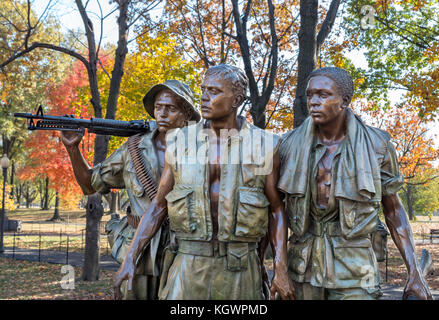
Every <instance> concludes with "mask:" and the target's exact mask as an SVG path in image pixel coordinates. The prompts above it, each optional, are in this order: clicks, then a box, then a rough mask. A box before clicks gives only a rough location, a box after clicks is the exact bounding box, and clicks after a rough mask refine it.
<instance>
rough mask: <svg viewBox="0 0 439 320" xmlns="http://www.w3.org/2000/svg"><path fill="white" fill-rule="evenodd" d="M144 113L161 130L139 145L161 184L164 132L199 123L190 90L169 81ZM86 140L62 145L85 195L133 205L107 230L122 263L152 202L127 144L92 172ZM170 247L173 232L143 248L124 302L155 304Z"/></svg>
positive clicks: (66, 138)
mask: <svg viewBox="0 0 439 320" xmlns="http://www.w3.org/2000/svg"><path fill="white" fill-rule="evenodd" d="M146 97H148V99H146V100H145V101H146V102H145V109H146V110H147V111H148V113H151V112H152V111H153V112H154V113H153V114H150V115H151V116H152V117H153V118H155V119H156V121H157V129H155V130H154V131H152V132H150V133H147V134H145V135H143V136H142V138H141V141H140V143H139V145H138V148H139V149H140V152H141V156H142V158H143V161H144V164H145V166H146V169H147V171H148V172H149V174H150V176H151V178H152V180H154V181H155V182H156V183H157V184H158V182H159V181H160V176H161V172H162V170H163V167H164V157H165V150H166V140H165V136H166V132H168V130H170V129H174V128H180V127H183V126H184V125H185V124H186V122H187V121H188V120H196V119H199V114H198V113H197V112H196V111H195V109H194V108H193V106H192V103H193V95H192V92H191V90H190V89H189V87H187V86H186V85H184V84H182V83H181V82H179V81H177V80H168V81H165V83H163V84H160V85H157V86H154V87H153V88H152V89H151V90H149V91H148V93H147V94H146V96H145V98H146ZM81 139H82V136H81V135H80V134H77V133H71V132H65V131H64V132H63V134H62V141H63V143H64V145H65V146H66V148H67V151H68V153H69V156H70V159H71V161H72V165H73V169H74V173H75V177H76V179H77V181H78V183H79V185H80V186H81V188H82V190H83V191H84V193H85V194H92V193H94V192H100V193H102V194H105V193H108V192H110V189H122V188H123V189H126V191H127V193H128V197H129V201H130V210H129V212H130V214H129V215H127V216H124V217H123V218H122V219H120V220H119V219H111V220H110V221H109V222H108V224H107V226H106V230H107V232H108V237H109V241H110V243H111V247H112V255H113V257H114V258H115V259H116V260H117V261H118V262H119V263H122V262H123V260H124V258H125V256H126V254H127V249H128V247H129V245H130V244H131V241H132V238H133V236H134V233H135V231H136V227H135V224H134V223H133V221H136V220H139V219H140V217H141V216H142V215H143V213H144V212H145V211H146V209H147V208H148V206H149V204H150V203H151V200H152V199H149V197H148V195H147V194H146V192H145V190H144V188H143V187H142V185H141V183H140V182H139V178H138V176H137V175H138V173H137V172H136V170H135V168H134V165H133V160H132V158H131V155H130V153H129V151H128V145H127V143H124V144H123V145H122V146H121V147H119V148H118V149H117V150H116V151H114V152H113V153H112V154H111V155H110V156H109V157H108V158H107V159H105V160H104V161H103V162H102V163H100V164H99V165H97V166H95V167H94V168H93V169H90V168H89V166H88V164H87V162H86V161H85V160H84V158H83V157H82V154H81V153H80V151H79V148H78V145H79V143H80V141H81ZM168 244H169V226H163V227H161V228H160V229H159V231H158V232H157V233H156V234H155V236H154V238H153V239H152V241H151V242H150V244H149V245H148V246H147V247H145V248H144V251H143V252H142V258H141V260H140V261H139V263H138V266H137V268H136V275H135V279H134V285H133V287H132V288H131V289H132V290H129V291H128V290H127V287H126V283H124V284H123V297H124V299H142V300H149V299H156V298H157V295H158V289H159V280H160V275H161V273H162V270H163V268H164V267H163V265H162V261H163V256H164V250H165V248H166V247H167V246H168Z"/></svg>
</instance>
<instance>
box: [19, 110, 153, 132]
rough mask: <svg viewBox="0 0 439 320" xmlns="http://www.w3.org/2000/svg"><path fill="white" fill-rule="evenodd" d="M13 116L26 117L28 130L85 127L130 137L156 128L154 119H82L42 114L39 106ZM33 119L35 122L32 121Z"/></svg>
mask: <svg viewBox="0 0 439 320" xmlns="http://www.w3.org/2000/svg"><path fill="white" fill-rule="evenodd" d="M14 117H17V118H26V119H28V120H29V123H28V130H58V131H76V132H84V130H85V129H88V131H89V132H91V133H95V134H102V135H111V136H119V137H130V136H133V135H135V134H138V133H140V134H143V133H147V132H150V131H151V130H153V129H155V128H156V122H155V121H145V120H131V121H120V120H109V119H101V118H91V119H82V118H74V117H73V116H48V115H43V108H42V107H41V106H39V107H38V110H37V113H36V114H32V113H21V112H16V113H14ZM34 119H35V120H36V122H34Z"/></svg>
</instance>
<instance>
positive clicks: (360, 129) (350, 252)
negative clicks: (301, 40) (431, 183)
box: [278, 68, 432, 300]
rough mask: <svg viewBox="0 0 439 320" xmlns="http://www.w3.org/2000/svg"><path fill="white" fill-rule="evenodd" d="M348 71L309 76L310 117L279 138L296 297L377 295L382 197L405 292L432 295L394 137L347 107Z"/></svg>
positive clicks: (351, 89) (333, 70)
mask: <svg viewBox="0 0 439 320" xmlns="http://www.w3.org/2000/svg"><path fill="white" fill-rule="evenodd" d="M353 93H354V86H353V81H352V78H351V76H350V75H349V73H348V72H347V71H345V70H343V69H340V68H321V69H317V70H315V71H313V72H312V73H311V75H310V77H309V82H308V86H307V89H306V94H307V97H308V108H309V112H310V117H308V118H307V119H306V120H305V121H304V123H303V124H302V125H301V126H300V127H298V128H296V129H295V130H293V131H290V132H288V133H286V134H285V136H284V137H283V139H282V143H281V147H280V153H281V170H280V178H279V183H278V187H279V188H280V190H282V191H283V192H284V193H285V194H286V211H287V214H288V217H289V223H290V228H291V230H292V233H293V235H292V237H291V238H290V243H289V249H288V257H289V273H290V276H291V278H292V280H293V282H294V284H295V287H296V294H297V298H298V299H307V300H308V299H332V300H343V299H376V298H377V297H378V295H379V270H378V266H377V262H376V257H375V254H374V251H373V249H372V243H371V240H370V234H371V233H372V232H373V231H375V230H376V228H377V221H378V219H377V215H378V212H379V208H380V203H381V205H382V207H383V211H384V216H385V220H386V224H387V226H388V228H389V231H390V234H391V236H392V238H393V240H394V242H395V244H396V246H397V247H398V249H399V251H400V253H401V255H402V257H403V259H404V261H405V264H406V266H407V270H408V274H409V277H408V281H407V284H406V286H405V289H404V294H403V298H404V299H407V298H409V297H410V296H411V297H415V298H418V299H432V296H431V293H430V290H429V288H428V286H427V284H426V282H425V279H424V277H423V276H422V273H421V271H420V268H419V265H418V263H417V260H416V254H415V246H414V242H413V236H412V232H411V228H410V224H409V222H408V220H407V215H406V212H405V210H404V208H403V206H402V204H401V201H400V199H399V197H398V194H397V191H398V190H399V189H400V188H401V186H402V184H403V176H402V175H401V173H400V171H399V167H398V159H397V155H396V151H395V148H394V147H393V145H392V143H391V142H390V135H389V134H388V133H387V132H385V131H382V130H380V129H377V128H374V127H370V126H367V125H365V124H364V123H363V121H362V120H361V119H360V118H359V117H358V116H357V115H355V114H354V113H353V111H352V110H351V109H350V108H349V104H350V102H351V99H352V96H353Z"/></svg>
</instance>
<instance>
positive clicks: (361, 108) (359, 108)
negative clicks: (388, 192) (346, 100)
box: [354, 101, 439, 182]
mask: <svg viewBox="0 0 439 320" xmlns="http://www.w3.org/2000/svg"><path fill="white" fill-rule="evenodd" d="M354 110H355V111H356V112H357V113H358V114H360V115H361V116H362V117H363V119H364V120H365V122H366V124H368V125H372V126H375V127H378V128H380V129H383V130H386V131H387V132H389V133H390V135H391V136H392V142H393V144H394V146H395V148H396V151H397V154H398V162H399V166H400V170H401V172H402V174H403V175H404V178H405V181H406V182H408V181H409V180H410V179H413V178H416V177H418V176H419V175H421V174H423V173H424V172H425V171H426V170H428V169H430V168H432V167H433V163H432V162H433V161H435V160H437V159H439V149H438V148H437V147H436V146H435V145H434V140H433V137H431V136H429V135H428V128H427V126H426V123H425V121H424V120H423V119H422V118H420V117H419V116H418V113H417V112H415V111H414V110H412V107H411V106H408V105H401V106H394V107H391V108H389V109H388V110H382V109H378V108H376V106H375V105H374V104H373V103H365V102H364V101H357V102H356V104H355V106H354Z"/></svg>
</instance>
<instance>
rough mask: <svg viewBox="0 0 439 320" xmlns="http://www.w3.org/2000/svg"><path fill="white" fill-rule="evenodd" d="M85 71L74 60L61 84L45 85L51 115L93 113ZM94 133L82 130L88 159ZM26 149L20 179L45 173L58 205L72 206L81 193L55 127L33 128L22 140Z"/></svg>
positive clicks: (87, 115) (32, 177) (84, 150)
mask: <svg viewBox="0 0 439 320" xmlns="http://www.w3.org/2000/svg"><path fill="white" fill-rule="evenodd" d="M87 86H88V79H87V74H86V72H85V70H84V68H83V66H82V64H80V63H74V64H73V66H72V69H71V72H70V74H69V75H68V76H67V77H66V78H65V80H64V81H63V82H62V83H61V84H52V85H51V86H50V88H49V89H48V100H49V104H50V106H51V107H50V109H49V110H48V111H47V113H48V114H51V115H65V114H73V115H75V116H82V117H84V118H90V117H91V115H92V113H91V112H90V110H89V109H88V107H87V105H86V104H82V103H81V101H87V100H88V99H87V97H85V96H84V93H86V92H87V90H88V88H87ZM93 141H94V135H88V134H87V133H86V134H85V137H84V139H83V141H82V142H81V145H80V148H81V149H82V152H83V154H84V156H85V158H86V159H88V161H90V160H91V155H90V151H91V150H92V149H93V148H92V146H93ZM25 148H27V149H28V150H29V163H28V165H27V166H26V167H24V168H22V169H21V170H20V171H19V172H18V175H19V178H20V179H22V180H33V179H36V178H38V177H46V176H47V177H48V178H49V183H50V185H49V187H50V188H52V189H54V190H55V191H57V192H59V196H60V200H61V207H63V208H75V207H76V206H77V204H78V201H79V199H80V198H81V196H82V192H81V189H80V187H79V185H78V184H77V183H76V180H75V177H74V174H73V169H72V166H71V163H70V159H69V157H68V154H67V152H66V150H65V148H64V146H63V144H62V143H61V141H60V133H59V132H58V131H35V132H32V133H31V134H30V136H29V139H28V140H27V141H26V142H25Z"/></svg>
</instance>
